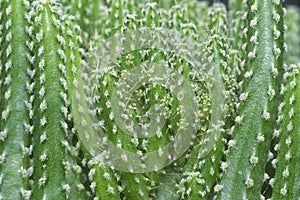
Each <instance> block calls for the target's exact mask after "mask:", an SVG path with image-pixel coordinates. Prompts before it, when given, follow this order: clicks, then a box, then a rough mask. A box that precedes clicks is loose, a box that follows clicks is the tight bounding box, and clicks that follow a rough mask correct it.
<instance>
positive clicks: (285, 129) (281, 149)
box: [270, 64, 300, 200]
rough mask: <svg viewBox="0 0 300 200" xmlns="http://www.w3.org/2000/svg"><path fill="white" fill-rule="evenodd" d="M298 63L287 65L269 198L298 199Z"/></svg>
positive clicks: (299, 177) (299, 139) (299, 190)
mask: <svg viewBox="0 0 300 200" xmlns="http://www.w3.org/2000/svg"><path fill="white" fill-rule="evenodd" d="M299 70H300V64H297V65H291V68H290V70H289V72H287V73H286V75H287V82H286V84H285V93H284V94H285V97H284V101H283V110H282V113H281V116H280V117H281V118H282V121H281V124H280V133H279V134H278V135H277V137H278V138H279V143H278V144H277V145H276V146H275V151H276V152H277V157H276V158H275V159H274V160H273V161H272V164H273V167H274V168H275V177H274V178H273V179H271V180H270V185H271V186H272V188H273V193H272V199H274V200H275V199H297V198H299V197H300V172H299V170H298V169H300V162H299V159H300V153H299V152H300V147H299V144H300V134H299V133H300V127H299V124H298V123H299V117H300V105H299V100H300V99H299V96H300V92H299V91H300V90H299V85H300V77H299V72H300V71H299Z"/></svg>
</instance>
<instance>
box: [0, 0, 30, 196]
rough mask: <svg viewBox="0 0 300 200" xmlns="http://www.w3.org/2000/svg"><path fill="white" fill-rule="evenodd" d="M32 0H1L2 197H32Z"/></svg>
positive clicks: (0, 166)
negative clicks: (30, 160) (30, 159)
mask: <svg viewBox="0 0 300 200" xmlns="http://www.w3.org/2000/svg"><path fill="white" fill-rule="evenodd" d="M29 9H30V3H29V1H18V0H12V1H0V26H1V30H0V46H1V50H0V56H1V61H0V94H1V97H0V199H30V196H31V189H30V184H29V179H30V176H31V175H32V167H31V166H30V164H29V158H30V156H31V153H32V145H31V134H32V133H33V125H32V121H31V120H32V118H33V113H32V101H33V98H32V96H31V95H32V92H33V87H34V84H33V83H32V79H33V77H34V75H35V70H33V69H32V64H33V61H34V56H32V43H31V42H30V39H29V38H30V37H32V29H31V27H30V20H31V15H32V14H31V13H30V12H29Z"/></svg>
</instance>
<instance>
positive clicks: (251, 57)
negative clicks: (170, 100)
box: [218, 0, 284, 199]
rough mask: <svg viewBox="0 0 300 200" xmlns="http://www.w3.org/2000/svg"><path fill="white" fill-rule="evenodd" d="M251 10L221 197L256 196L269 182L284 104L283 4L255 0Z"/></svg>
mask: <svg viewBox="0 0 300 200" xmlns="http://www.w3.org/2000/svg"><path fill="white" fill-rule="evenodd" d="M247 6H248V8H247V9H248V10H249V12H248V16H247V17H248V22H249V24H248V33H247V34H248V41H250V43H248V44H247V53H248V55H247V62H246V63H247V68H246V69H245V70H246V72H248V74H249V75H250V74H251V76H249V77H248V78H247V79H245V80H244V83H243V87H242V91H241V94H240V96H239V101H240V102H239V105H238V116H237V117H236V118H235V123H236V125H235V127H234V132H233V134H234V135H233V140H231V141H229V142H230V144H231V145H229V146H231V149H230V151H229V154H228V156H227V161H226V164H227V166H228V168H227V170H226V171H225V172H224V175H223V176H222V179H221V182H220V186H221V187H222V189H221V192H220V194H219V196H218V199H239V198H247V199H251V198H256V197H257V195H258V194H260V191H261V186H262V183H263V180H264V176H265V174H264V168H265V165H266V162H267V159H268V153H269V149H270V141H271V138H272V133H273V132H274V129H275V120H276V114H277V110H278V105H279V103H278V102H279V101H280V94H279V92H280V82H281V79H282V74H283V67H282V66H283V56H282V55H283V52H284V48H283V19H282V18H283V9H282V2H281V1H262V0H253V1H248V2H247Z"/></svg>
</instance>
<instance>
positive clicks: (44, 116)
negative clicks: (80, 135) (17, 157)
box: [32, 1, 84, 199]
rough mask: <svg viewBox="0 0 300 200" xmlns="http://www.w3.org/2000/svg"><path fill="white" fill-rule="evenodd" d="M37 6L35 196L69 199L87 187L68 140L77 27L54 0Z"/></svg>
mask: <svg viewBox="0 0 300 200" xmlns="http://www.w3.org/2000/svg"><path fill="white" fill-rule="evenodd" d="M32 8H33V12H34V13H35V16H34V21H33V23H34V31H35V33H34V34H35V36H34V51H35V62H34V63H35V66H36V68H35V69H36V76H35V81H34V83H35V88H34V90H35V92H34V108H33V110H34V118H33V122H34V134H33V135H34V136H33V137H34V147H33V158H34V175H33V179H34V184H33V194H32V198H34V199H45V198H46V199H70V198H74V196H76V195H74V192H75V194H78V195H79V193H80V191H81V190H82V189H83V188H82V184H80V181H79V176H76V175H75V176H74V174H73V173H74V171H75V172H76V170H79V171H77V173H79V174H80V172H81V171H80V169H78V166H77V165H76V160H75V156H76V154H77V153H76V149H75V153H74V149H72V148H73V146H72V144H71V143H70V141H69V139H70V138H69V134H70V127H69V124H68V122H69V121H70V120H71V116H70V113H69V108H68V107H69V105H70V100H69V95H68V88H69V78H68V75H69V74H68V72H69V69H72V70H74V68H75V70H76V67H75V66H78V65H79V64H80V62H79V63H78V62H76V61H77V60H76V61H75V57H74V56H75V55H74V54H73V53H72V51H73V47H74V45H75V43H77V39H78V38H76V37H75V36H74V37H75V39H71V37H72V36H73V34H75V32H72V29H71V28H69V27H68V24H67V23H66V22H65V21H64V19H63V18H62V16H61V15H60V14H59V13H60V12H61V10H60V8H59V7H57V5H56V4H55V3H53V2H47V1H35V2H34V3H33V6H32ZM66 40H67V41H66ZM70 40H71V41H72V43H71V42H70ZM66 49H68V50H66ZM75 62H76V63H75ZM67 69H68V72H67ZM72 151H73V152H72ZM74 154H75V155H74ZM73 156H74V157H73ZM73 170H74V171H73ZM68 181H70V182H68ZM76 183H77V184H76ZM71 185H72V187H71ZM77 191H79V192H77ZM83 195H84V194H83ZM79 197H80V195H79ZM81 197H82V196H81Z"/></svg>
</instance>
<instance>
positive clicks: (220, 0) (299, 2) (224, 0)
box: [209, 0, 300, 7]
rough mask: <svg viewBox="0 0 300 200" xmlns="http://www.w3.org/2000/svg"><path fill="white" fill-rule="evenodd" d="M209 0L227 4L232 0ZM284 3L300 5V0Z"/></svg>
mask: <svg viewBox="0 0 300 200" xmlns="http://www.w3.org/2000/svg"><path fill="white" fill-rule="evenodd" d="M209 1H210V2H211V3H213V2H223V3H225V4H227V3H228V1H230V0H209ZM284 4H285V5H296V6H298V7H300V0H285V1H284Z"/></svg>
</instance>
